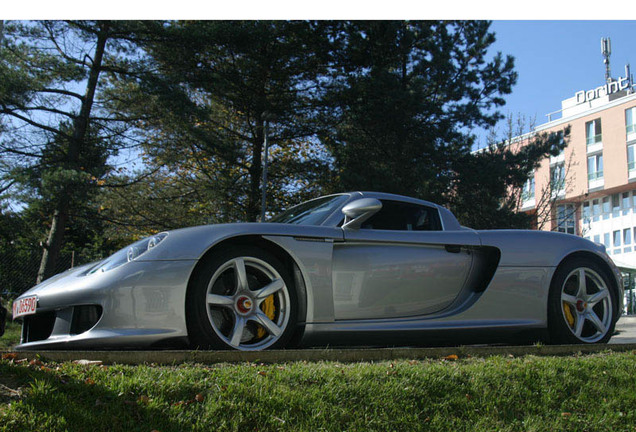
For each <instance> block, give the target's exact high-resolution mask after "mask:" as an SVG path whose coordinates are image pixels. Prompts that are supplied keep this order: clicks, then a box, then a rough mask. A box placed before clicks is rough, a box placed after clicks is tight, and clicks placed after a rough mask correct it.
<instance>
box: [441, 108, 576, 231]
mask: <svg viewBox="0 0 636 432" xmlns="http://www.w3.org/2000/svg"><path fill="white" fill-rule="evenodd" d="M507 123H508V132H507V136H506V137H505V138H504V139H501V138H497V137H490V143H489V145H488V147H486V148H485V149H482V150H480V151H477V152H474V153H468V154H465V155H463V156H462V157H461V158H459V159H458V160H457V161H456V165H455V169H456V179H455V181H454V184H453V195H452V196H450V199H449V206H450V207H451V209H452V210H453V212H454V214H455V216H456V217H457V218H458V219H459V221H460V222H461V223H462V224H464V225H466V226H469V227H471V228H474V229H497V228H498V229H503V228H525V229H530V228H533V224H535V223H536V213H533V214H527V213H524V212H520V211H519V209H520V208H521V204H522V197H521V190H522V187H523V186H524V184H525V183H526V181H527V180H528V178H529V177H530V176H531V175H534V173H533V170H535V169H536V168H538V166H539V163H540V162H541V161H542V160H544V159H545V158H547V157H550V156H557V155H559V154H560V153H561V152H562V151H563V149H564V148H565V147H566V146H567V142H568V139H569V134H570V130H569V127H568V128H565V129H564V130H563V131H559V132H558V133H551V134H547V133H539V134H529V136H528V138H525V139H518V138H515V137H519V136H521V135H522V133H521V129H523V121H522V120H521V119H520V120H519V123H518V125H517V126H518V127H517V128H516V129H515V128H514V127H513V120H512V118H511V117H509V118H508V122H507ZM537 203H538V204H537V206H536V209H537V210H536V211H544V210H546V209H551V207H552V204H553V202H552V200H547V201H545V200H543V201H542V200H537ZM543 207H546V209H543Z"/></svg>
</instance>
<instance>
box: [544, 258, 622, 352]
mask: <svg viewBox="0 0 636 432" xmlns="http://www.w3.org/2000/svg"><path fill="white" fill-rule="evenodd" d="M616 293H617V289H616V283H615V282H614V279H613V278H612V277H611V276H610V275H608V274H607V272H606V271H605V270H604V269H603V268H602V267H601V266H600V265H599V264H598V263H597V262H596V261H594V260H591V259H588V258H574V259H570V260H568V261H566V262H565V263H563V264H562V265H560V266H559V268H558V269H557V271H556V272H555V274H554V276H553V277H552V282H551V284H550V293H549V295H548V331H549V334H550V343H553V344H592V343H607V341H609V339H610V337H611V336H612V334H613V333H614V327H615V325H616V320H617V319H618V302H617V294H616Z"/></svg>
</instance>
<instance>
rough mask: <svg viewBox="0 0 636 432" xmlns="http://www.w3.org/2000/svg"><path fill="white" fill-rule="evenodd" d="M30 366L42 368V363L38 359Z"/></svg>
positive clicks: (30, 363) (32, 361) (31, 362)
mask: <svg viewBox="0 0 636 432" xmlns="http://www.w3.org/2000/svg"><path fill="white" fill-rule="evenodd" d="M29 366H42V362H41V361H40V360H38V359H33V360H31V361H30V362H29Z"/></svg>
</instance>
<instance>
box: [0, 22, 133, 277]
mask: <svg viewBox="0 0 636 432" xmlns="http://www.w3.org/2000/svg"><path fill="white" fill-rule="evenodd" d="M3 30H4V38H3V44H2V47H0V83H2V84H0V116H2V117H1V118H2V124H3V127H4V132H3V134H2V135H1V136H0V154H2V157H3V164H2V166H1V167H0V168H2V169H3V170H4V172H3V173H1V174H2V181H3V186H2V190H5V191H6V190H7V189H8V188H10V187H13V188H14V189H17V190H14V192H13V193H12V199H13V200H21V201H22V202H24V203H25V204H27V205H29V206H35V207H38V209H39V210H46V212H45V217H46V218H47V219H48V220H49V221H50V226H49V229H48V239H47V240H44V239H41V241H42V244H43V254H42V263H41V266H40V271H39V274H38V279H39V280H41V279H43V278H47V277H49V276H51V275H53V274H54V273H55V270H56V269H57V261H58V258H59V256H60V252H61V251H62V249H63V248H64V237H65V233H66V228H67V226H69V225H74V224H75V223H76V222H77V218H79V217H81V216H82V215H83V214H84V213H87V212H88V213H90V212H91V210H92V206H91V198H92V197H93V196H94V193H95V190H96V189H97V188H98V187H99V186H100V182H101V181H102V180H101V179H103V178H104V177H105V176H107V175H108V174H109V173H110V171H111V168H110V167H109V165H108V163H107V160H108V158H109V157H110V156H112V155H114V154H116V152H117V149H118V148H119V147H120V145H121V139H122V136H123V135H124V133H125V132H126V130H127V128H129V127H130V124H129V121H130V119H123V118H121V117H118V116H114V115H111V113H108V112H106V111H104V110H103V109H102V105H103V103H104V101H103V100H102V99H100V95H101V93H100V84H101V83H102V82H103V81H104V79H106V78H107V77H108V76H109V75H110V77H111V78H112V77H113V76H124V75H125V73H127V72H128V70H127V68H126V66H129V62H127V57H126V52H127V50H129V49H130V44H129V43H128V42H127V39H126V38H127V35H128V34H129V31H130V29H129V28H128V24H127V23H119V24H118V23H110V22H108V21H99V22H89V21H72V22H63V21H33V22H26V23H20V22H10V23H8V24H7V25H6V26H4V29H3ZM111 53H112V54H115V53H116V54H117V56H116V57H115V56H114V55H111ZM100 76H101V78H100ZM87 209H88V210H87Z"/></svg>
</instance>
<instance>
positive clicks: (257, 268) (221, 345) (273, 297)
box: [186, 246, 299, 351]
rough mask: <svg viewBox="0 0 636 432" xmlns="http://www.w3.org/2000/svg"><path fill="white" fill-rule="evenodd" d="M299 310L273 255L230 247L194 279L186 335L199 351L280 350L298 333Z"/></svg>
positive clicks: (292, 289) (289, 280)
mask: <svg viewBox="0 0 636 432" xmlns="http://www.w3.org/2000/svg"><path fill="white" fill-rule="evenodd" d="M241 263H242V264H241ZM241 267H242V268H243V269H244V270H240V269H241ZM240 274H243V275H244V276H243V277H240V276H239V275H240ZM241 280H243V282H241ZM245 285H247V289H246V288H245ZM266 287H267V290H265V289H264V288H266ZM270 292H271V293H270ZM298 310H299V307H298V295H297V293H296V289H295V287H294V284H293V278H292V277H291V276H290V274H289V271H288V270H287V268H286V267H285V266H284V265H283V264H282V263H281V262H280V261H279V260H278V259H277V258H276V257H275V256H273V255H272V254H271V253H269V252H267V251H265V250H262V249H260V248H257V247H252V246H230V247H228V248H227V249H224V250H223V251H222V252H219V253H215V254H213V255H211V256H210V257H208V258H207V259H205V261H204V262H203V263H202V265H201V266H200V267H199V268H198V269H197V271H196V273H195V274H194V275H193V278H192V280H191V282H190V286H189V289H188V293H187V296H186V320H187V326H188V336H189V339H190V343H191V345H192V347H193V348H195V349H237V350H242V351H256V350H263V349H280V348H284V347H286V346H287V344H288V343H289V341H290V339H291V337H292V336H293V334H294V332H295V329H296V325H297V323H298Z"/></svg>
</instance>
